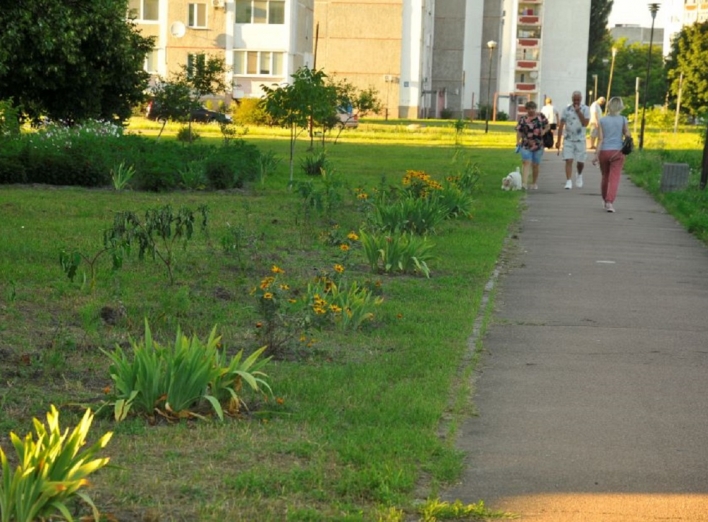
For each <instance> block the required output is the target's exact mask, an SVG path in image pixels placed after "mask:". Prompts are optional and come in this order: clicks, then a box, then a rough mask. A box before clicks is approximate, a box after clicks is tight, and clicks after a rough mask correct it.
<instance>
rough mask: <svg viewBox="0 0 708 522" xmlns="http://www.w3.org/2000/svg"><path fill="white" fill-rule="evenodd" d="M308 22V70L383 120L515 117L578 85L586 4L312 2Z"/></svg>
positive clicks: (566, 95)
mask: <svg viewBox="0 0 708 522" xmlns="http://www.w3.org/2000/svg"><path fill="white" fill-rule="evenodd" d="M315 24H316V27H318V28H319V32H318V35H317V42H316V49H317V52H316V54H317V55H316V64H317V67H318V68H320V67H321V68H324V69H325V71H326V72H327V73H328V74H331V75H334V76H336V77H340V78H346V79H347V80H348V81H351V82H352V83H354V84H355V85H357V86H359V87H361V88H366V87H368V86H373V87H375V88H376V89H378V91H379V92H380V93H381V97H382V101H383V102H384V105H385V107H386V110H387V115H390V116H392V117H400V118H427V117H433V118H435V117H441V116H443V115H445V113H447V114H448V115H451V116H454V117H459V116H460V115H464V116H465V117H470V116H474V114H475V111H476V109H477V108H478V107H479V105H480V104H482V105H493V106H494V107H495V109H496V110H497V111H504V112H506V113H508V114H509V115H510V116H511V117H515V116H516V115H518V114H519V113H520V112H522V111H523V105H524V104H525V103H526V101H528V100H534V101H536V102H537V103H538V104H539V105H542V102H543V98H544V97H545V96H550V97H552V98H554V99H555V100H556V103H558V104H562V103H564V102H565V100H568V101H569V100H570V96H571V93H572V92H573V91H574V90H580V91H582V90H583V88H584V87H583V86H584V85H585V77H586V68H587V67H586V65H587V52H588V41H587V40H588V35H589V27H590V0H574V1H573V2H568V1H567V0H359V1H352V0H315Z"/></svg>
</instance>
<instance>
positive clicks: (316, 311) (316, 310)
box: [313, 306, 327, 315]
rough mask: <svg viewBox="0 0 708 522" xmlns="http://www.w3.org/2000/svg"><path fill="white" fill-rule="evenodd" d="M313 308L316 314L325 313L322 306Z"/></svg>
mask: <svg viewBox="0 0 708 522" xmlns="http://www.w3.org/2000/svg"><path fill="white" fill-rule="evenodd" d="M313 310H314V311H315V313H316V314H317V315H324V314H326V313H327V310H325V309H324V308H322V307H321V306H315V307H314V308H313Z"/></svg>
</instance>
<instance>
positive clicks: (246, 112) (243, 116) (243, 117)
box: [233, 98, 269, 125]
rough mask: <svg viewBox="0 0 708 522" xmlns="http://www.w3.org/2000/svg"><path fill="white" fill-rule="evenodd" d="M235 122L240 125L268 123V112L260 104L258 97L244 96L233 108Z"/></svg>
mask: <svg viewBox="0 0 708 522" xmlns="http://www.w3.org/2000/svg"><path fill="white" fill-rule="evenodd" d="M233 119H234V122H236V123H238V124H239V125H267V124H268V123H269V118H268V114H267V113H266V112H265V111H264V110H263V108H262V107H261V106H260V99H258V98H242V99H241V101H239V102H238V104H235V105H234V109H233Z"/></svg>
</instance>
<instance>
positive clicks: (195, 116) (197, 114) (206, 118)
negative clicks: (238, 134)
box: [145, 101, 232, 123]
mask: <svg viewBox="0 0 708 522" xmlns="http://www.w3.org/2000/svg"><path fill="white" fill-rule="evenodd" d="M145 116H146V117H147V119H149V120H161V119H162V118H161V117H160V111H159V110H157V107H156V105H155V102H154V101H151V102H150V103H148V106H147V111H146V114H145ZM190 119H191V120H192V121H195V122H198V123H212V122H218V123H231V121H232V119H231V116H229V115H228V114H224V113H223V112H217V111H212V110H209V109H207V108H206V107H203V106H202V107H199V108H197V109H194V110H192V112H191V115H190Z"/></svg>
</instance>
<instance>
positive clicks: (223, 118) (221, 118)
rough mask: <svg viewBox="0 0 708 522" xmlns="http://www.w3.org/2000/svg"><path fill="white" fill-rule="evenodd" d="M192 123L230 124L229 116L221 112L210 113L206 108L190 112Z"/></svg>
mask: <svg viewBox="0 0 708 522" xmlns="http://www.w3.org/2000/svg"><path fill="white" fill-rule="evenodd" d="M192 121H196V122H199V123H212V122H218V123H231V116H229V115H228V114H224V113H223V112H216V111H210V110H209V109H207V108H206V107H199V108H198V109H195V110H193V111H192Z"/></svg>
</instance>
